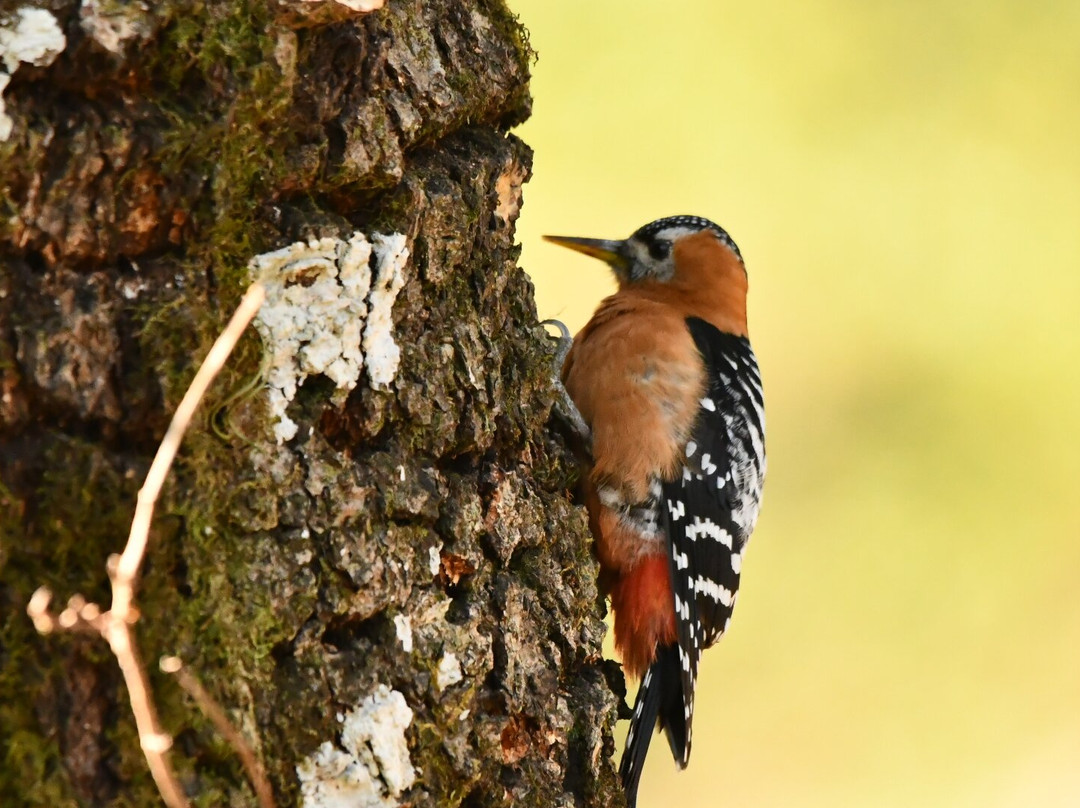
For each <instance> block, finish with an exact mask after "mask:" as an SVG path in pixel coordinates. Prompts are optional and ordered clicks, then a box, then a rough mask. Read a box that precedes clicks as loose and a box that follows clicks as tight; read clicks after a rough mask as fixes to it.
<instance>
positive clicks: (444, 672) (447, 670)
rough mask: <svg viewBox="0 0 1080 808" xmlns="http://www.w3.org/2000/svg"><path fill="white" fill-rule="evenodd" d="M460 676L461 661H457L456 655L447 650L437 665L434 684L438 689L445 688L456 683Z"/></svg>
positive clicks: (461, 676)
mask: <svg viewBox="0 0 1080 808" xmlns="http://www.w3.org/2000/svg"><path fill="white" fill-rule="evenodd" d="M462 678H463V675H462V673H461V663H460V662H458V658H457V655H456V654H454V653H453V652H451V651H447V652H446V653H445V654H443V658H442V659H440V660H439V667H438V669H437V670H436V671H435V685H436V686H437V687H438V688H439V690H446V688H448V687H450V685H456V684H457V683H458V682H460V681H461V680H462Z"/></svg>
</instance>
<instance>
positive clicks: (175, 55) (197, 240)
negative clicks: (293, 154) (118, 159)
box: [150, 1, 292, 301]
mask: <svg viewBox="0 0 1080 808" xmlns="http://www.w3.org/2000/svg"><path fill="white" fill-rule="evenodd" d="M276 31H278V29H277V27H276V26H275V24H274V21H273V19H272V16H271V11H270V7H269V4H266V3H261V2H254V1H251V2H239V3H231V2H214V3H207V4H203V5H199V6H196V8H195V9H194V13H191V12H190V11H185V13H183V14H180V15H178V16H177V17H176V18H175V19H174V20H173V21H172V22H171V23H170V24H169V25H168V26H166V27H165V29H164V31H163V36H162V41H161V43H160V46H159V48H158V51H157V56H156V63H155V64H154V65H151V66H150V70H151V72H153V73H155V74H157V75H159V76H161V77H162V79H163V81H164V82H165V83H166V84H167V85H168V88H169V92H168V93H167V94H165V95H163V99H164V100H162V101H161V102H160V103H161V105H162V112H163V113H164V114H165V115H166V117H167V118H168V119H169V121H170V122H171V126H170V127H169V128H168V129H167V130H166V131H165V133H164V135H163V141H164V143H163V147H162V149H161V150H160V151H159V153H158V155H157V159H158V161H159V163H160V170H161V172H162V174H163V175H164V176H169V177H186V178H187V179H188V181H189V182H192V183H205V184H204V185H203V187H202V188H201V189H200V190H201V191H202V192H201V193H200V194H199V195H198V197H197V201H196V202H195V203H194V208H193V209H192V210H190V211H188V214H189V215H190V216H191V217H192V219H193V222H192V224H193V228H192V229H193V231H194V237H193V238H191V239H189V241H188V244H187V245H186V246H187V256H188V261H189V265H190V266H191V267H192V268H194V267H196V266H199V267H202V268H206V267H209V268H210V269H211V271H212V272H213V274H214V277H215V279H216V282H217V283H218V285H219V288H220V289H221V291H222V292H223V296H224V298H225V299H226V300H228V301H235V299H236V298H237V297H238V294H239V291H240V290H242V289H243V288H244V287H246V285H247V275H246V267H247V262H248V260H249V259H250V258H251V256H252V255H255V254H256V253H258V252H260V251H261V249H262V248H263V247H264V246H265V244H264V242H263V238H264V237H265V236H266V235H267V234H266V232H265V231H264V229H263V228H261V227H260V225H259V217H258V216H257V215H256V214H257V212H258V208H259V206H260V205H263V204H265V203H266V202H267V201H268V200H272V199H273V198H275V196H276V193H275V188H276V187H277V186H278V185H279V184H280V183H281V181H282V179H283V178H284V177H285V176H286V174H288V172H289V170H290V167H289V165H288V163H287V161H286V159H285V152H286V149H287V148H288V146H289V145H290V144H291V143H292V137H291V135H290V127H289V126H288V125H287V124H288V118H287V113H288V111H289V108H290V104H291V95H292V93H291V83H290V79H289V77H288V76H283V75H282V71H281V69H280V68H279V67H278V66H277V63H276V62H275V61H274V53H275V48H276V46H277V44H278V40H277V38H276V36H275V32H276Z"/></svg>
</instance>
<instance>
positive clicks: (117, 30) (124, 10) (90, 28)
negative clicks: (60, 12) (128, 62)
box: [79, 0, 150, 54]
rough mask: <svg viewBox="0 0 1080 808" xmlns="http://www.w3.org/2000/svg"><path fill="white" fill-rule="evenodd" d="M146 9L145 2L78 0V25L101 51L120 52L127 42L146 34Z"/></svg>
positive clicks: (143, 37) (142, 37) (144, 36)
mask: <svg viewBox="0 0 1080 808" xmlns="http://www.w3.org/2000/svg"><path fill="white" fill-rule="evenodd" d="M148 11H149V7H148V6H147V5H146V4H145V3H130V2H116V0H82V5H81V6H80V7H79V25H80V27H81V28H82V29H83V31H85V32H86V33H87V35H89V37H90V38H91V39H93V40H94V41H95V42H97V43H98V44H99V45H100V46H101V47H103V48H104V49H105V50H107V51H109V52H110V53H115V54H122V53H123V52H124V47H125V46H126V45H127V43H128V42H129V41H131V40H132V39H135V38H136V37H137V38H139V39H145V38H146V37H147V36H148V35H149V33H150V32H149V27H148V25H147V22H146V21H147V19H148V17H149V15H148V14H147V12H148Z"/></svg>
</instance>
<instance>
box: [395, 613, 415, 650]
mask: <svg viewBox="0 0 1080 808" xmlns="http://www.w3.org/2000/svg"><path fill="white" fill-rule="evenodd" d="M394 633H395V634H397V638H398V642H400V643H401V647H402V649H403V650H404V651H405V653H406V654H409V653H412V649H413V644H412V620H411V619H409V616H408V615H407V614H396V615H394Z"/></svg>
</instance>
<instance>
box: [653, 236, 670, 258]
mask: <svg viewBox="0 0 1080 808" xmlns="http://www.w3.org/2000/svg"><path fill="white" fill-rule="evenodd" d="M670 252H671V242H670V241H662V240H660V239H657V240H656V241H653V242H651V243H650V244H649V255H651V256H652V257H653V258H654V259H656V260H657V261H663V260H664V259H665V258H667V257H668V253H670Z"/></svg>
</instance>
